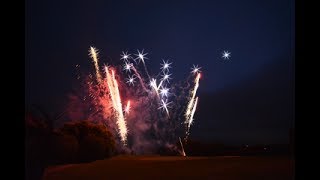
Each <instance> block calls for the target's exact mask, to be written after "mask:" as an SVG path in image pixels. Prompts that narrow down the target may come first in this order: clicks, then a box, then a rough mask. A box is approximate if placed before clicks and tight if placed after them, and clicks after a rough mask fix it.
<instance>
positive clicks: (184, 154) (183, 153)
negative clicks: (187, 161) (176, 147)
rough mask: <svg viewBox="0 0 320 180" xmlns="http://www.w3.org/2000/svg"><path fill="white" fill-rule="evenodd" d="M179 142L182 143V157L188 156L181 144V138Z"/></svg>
mask: <svg viewBox="0 0 320 180" xmlns="http://www.w3.org/2000/svg"><path fill="white" fill-rule="evenodd" d="M179 141H180V145H181V149H182V155H183V156H187V155H186V153H185V152H184V148H183V144H182V142H181V138H180V137H179Z"/></svg>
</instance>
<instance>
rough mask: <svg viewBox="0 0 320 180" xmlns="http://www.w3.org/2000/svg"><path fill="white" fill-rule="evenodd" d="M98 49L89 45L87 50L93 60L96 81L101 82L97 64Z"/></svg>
mask: <svg viewBox="0 0 320 180" xmlns="http://www.w3.org/2000/svg"><path fill="white" fill-rule="evenodd" d="M98 54H99V52H98V50H97V49H96V48H95V47H92V46H90V50H89V55H90V56H91V58H92V60H93V62H94V67H95V69H96V76H97V81H98V83H100V82H101V75H100V71H99V65H98Z"/></svg>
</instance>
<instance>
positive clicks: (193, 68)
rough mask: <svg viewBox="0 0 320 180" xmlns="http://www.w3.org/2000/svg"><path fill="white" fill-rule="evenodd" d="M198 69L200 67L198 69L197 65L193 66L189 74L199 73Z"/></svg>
mask: <svg viewBox="0 0 320 180" xmlns="http://www.w3.org/2000/svg"><path fill="white" fill-rule="evenodd" d="M200 69H201V67H198V65H196V66H195V65H193V67H192V68H191V70H192V71H191V73H193V74H196V73H199V72H201V71H200Z"/></svg>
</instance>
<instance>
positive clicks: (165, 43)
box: [25, 0, 295, 143]
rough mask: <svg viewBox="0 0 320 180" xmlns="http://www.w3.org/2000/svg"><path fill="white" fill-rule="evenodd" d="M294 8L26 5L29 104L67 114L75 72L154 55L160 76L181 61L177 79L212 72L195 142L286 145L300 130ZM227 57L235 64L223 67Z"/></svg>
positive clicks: (205, 79) (143, 1) (198, 0)
mask: <svg viewBox="0 0 320 180" xmlns="http://www.w3.org/2000/svg"><path fill="white" fill-rule="evenodd" d="M294 14H295V12H294V1H293V0H268V1H259V0H243V1H239V0H219V1H214V0H208V1H202V0H195V1H174V2H171V1H150V0H135V1H127V2H125V1H89V0H88V1H71V0H70V1H65V0H52V1H49V0H26V23H25V26H26V29H25V30H26V31H25V33H26V43H25V44H26V46H25V47H26V51H25V52H26V59H25V73H26V74H25V75H26V76H25V98H26V105H27V106H29V105H30V104H39V105H41V106H44V107H45V108H47V109H50V110H52V111H53V112H54V113H58V112H59V111H60V110H61V109H63V107H64V104H65V103H66V102H67V100H66V97H67V94H68V93H70V92H71V90H72V88H73V86H74V85H75V84H76V83H77V81H76V78H75V77H76V75H75V74H76V73H75V72H76V71H75V65H76V64H80V65H81V68H82V70H84V71H87V72H89V71H92V64H91V61H90V59H89V57H88V48H89V46H91V45H93V46H95V47H97V48H98V49H99V50H100V53H101V56H100V59H101V61H102V62H106V63H107V62H118V59H119V57H120V53H121V51H123V50H129V51H130V52H133V53H135V52H136V49H145V51H146V52H148V53H149V54H148V55H147V57H149V60H147V61H146V63H147V65H148V67H149V68H150V70H151V71H153V72H157V71H158V68H159V63H160V62H161V59H162V58H164V59H170V60H171V61H172V62H173V65H172V66H173V71H172V72H173V74H174V79H176V80H182V79H183V78H186V76H187V75H188V73H189V72H190V68H191V67H192V65H193V64H199V66H201V67H202V69H201V70H202V72H203V76H202V79H201V82H200V88H199V97H200V100H199V107H198V111H197V112H196V117H195V124H194V126H193V127H192V128H193V129H192V134H191V135H192V137H194V138H200V139H204V140H219V141H225V142H232V143H283V142H287V141H288V135H289V128H290V127H292V126H293V123H294V58H295V57H294V52H295V49H294V46H295V39H294V36H295V30H294V27H295V24H294ZM224 50H228V51H230V52H231V58H230V60H227V61H226V60H224V59H222V58H221V53H222V52H223V51H224Z"/></svg>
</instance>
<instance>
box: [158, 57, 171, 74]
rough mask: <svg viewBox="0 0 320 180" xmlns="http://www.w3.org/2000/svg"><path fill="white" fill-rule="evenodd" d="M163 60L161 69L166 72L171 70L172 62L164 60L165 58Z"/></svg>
mask: <svg viewBox="0 0 320 180" xmlns="http://www.w3.org/2000/svg"><path fill="white" fill-rule="evenodd" d="M162 61H163V64H160V65H161V67H160V69H162V71H163V72H164V71H169V68H171V66H170V65H171V64H172V63H169V62H168V61H167V62H166V61H164V60H162Z"/></svg>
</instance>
